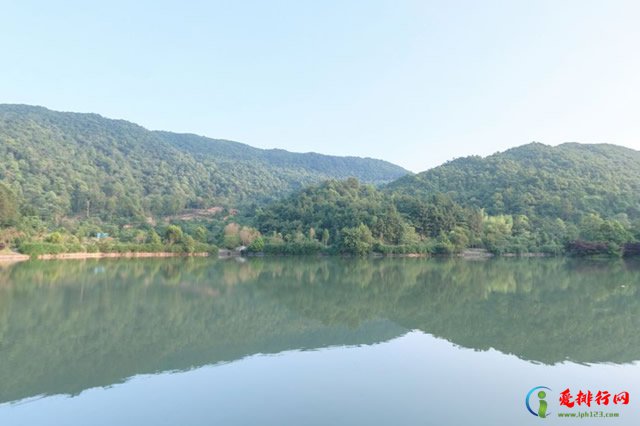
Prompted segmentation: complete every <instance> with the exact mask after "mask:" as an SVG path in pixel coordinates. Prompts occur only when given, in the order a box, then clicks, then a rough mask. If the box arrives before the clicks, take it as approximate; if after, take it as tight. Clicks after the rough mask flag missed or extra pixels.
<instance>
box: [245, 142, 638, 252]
mask: <svg viewBox="0 0 640 426" xmlns="http://www.w3.org/2000/svg"><path fill="white" fill-rule="evenodd" d="M257 226H258V229H259V230H260V231H262V232H263V233H266V234H267V235H272V237H271V240H276V241H277V239H278V235H280V234H282V235H283V238H284V240H285V241H287V240H288V239H289V240H291V239H293V240H295V241H298V242H301V241H304V238H303V237H305V238H306V240H309V239H310V238H309V234H310V233H312V234H314V235H316V238H315V239H316V240H319V241H320V242H324V243H327V242H329V245H332V247H333V249H334V250H337V251H343V252H356V253H368V252H371V251H377V252H381V253H389V252H391V253H394V252H395V253H406V252H409V253H416V252H418V253H455V252H461V251H463V250H465V249H467V248H483V249H487V250H489V251H490V252H492V253H495V254H526V253H547V254H559V253H563V252H569V253H571V254H575V255H586V254H604V255H631V254H639V252H640V245H639V244H638V243H637V242H638V240H639V239H640V152H637V151H634V150H631V149H627V148H623V147H618V146H613V145H582V144H576V143H571V144H564V145H560V146H558V147H550V146H546V145H542V144H539V143H532V144H529V145H525V146H522V147H518V148H514V149H511V150H508V151H506V152H503V153H498V154H495V155H492V156H489V157H486V158H480V157H467V158H461V159H458V160H454V161H451V162H449V163H447V164H444V165H442V166H440V167H436V168H434V169H431V170H428V171H426V172H423V173H420V174H417V175H409V176H405V177H402V178H400V179H398V180H396V181H394V182H392V183H390V184H388V185H386V186H384V187H383V188H379V189H376V188H374V187H372V186H369V185H361V184H359V183H358V182H357V181H355V180H348V181H343V182H335V181H332V182H326V183H323V184H321V185H319V186H313V187H310V188H306V189H304V190H301V191H299V192H297V193H295V194H294V195H292V196H289V197H288V198H287V199H285V200H282V201H277V202H275V203H272V204H271V205H269V206H268V207H266V208H264V209H262V210H261V211H260V212H259V214H258V215H257ZM269 233H271V234H269ZM317 236H320V238H318V237H317Z"/></svg>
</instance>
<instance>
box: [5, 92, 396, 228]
mask: <svg viewBox="0 0 640 426" xmlns="http://www.w3.org/2000/svg"><path fill="white" fill-rule="evenodd" d="M0 156H1V157H2V158H3V161H2V163H1V164H0V182H1V183H3V184H4V185H6V186H7V187H8V188H10V189H11V191H12V192H13V193H14V194H15V196H16V198H17V199H18V202H19V203H20V205H21V207H22V208H23V209H24V208H26V212H25V213H27V214H28V215H39V216H41V217H43V218H45V219H50V218H54V219H55V218H60V217H65V216H74V215H78V216H82V215H86V214H87V213H88V214H89V215H95V216H100V217H102V218H103V219H106V220H113V219H114V218H136V217H137V218H142V217H143V216H161V215H169V214H175V213H178V212H180V211H182V210H184V209H185V208H205V207H211V206H215V205H223V206H231V207H235V206H238V205H242V204H243V203H254V202H262V201H267V200H271V199H275V198H278V197H280V196H282V195H285V194H287V193H289V192H291V191H293V190H295V189H298V188H301V187H303V186H305V185H308V184H312V183H317V182H319V181H322V180H325V179H329V178H337V179H342V178H347V177H356V178H358V179H360V180H362V181H364V182H369V183H373V184H382V183H387V182H390V181H392V180H394V179H396V178H398V177H400V176H402V175H405V174H407V173H408V172H407V171H406V170H404V169H403V168H401V167H399V166H396V165H393V164H391V163H388V162H385V161H382V160H373V159H364V158H356V157H335V156H328V155H322V154H316V153H306V154H298V153H291V152H287V151H284V150H261V149H258V148H253V147H250V146H248V145H244V144H241V143H238V142H231V141H223V140H216V139H209V138H205V137H202V136H196V135H189V134H175V133H170V132H164V131H149V130H147V129H145V128H143V127H141V126H139V125H136V124H133V123H130V122H127V121H124V120H111V119H107V118H104V117H102V116H100V115H97V114H80V113H70V112H56V111H51V110H48V109H46V108H44V107H35V106H28V105H7V104H5V105H0Z"/></svg>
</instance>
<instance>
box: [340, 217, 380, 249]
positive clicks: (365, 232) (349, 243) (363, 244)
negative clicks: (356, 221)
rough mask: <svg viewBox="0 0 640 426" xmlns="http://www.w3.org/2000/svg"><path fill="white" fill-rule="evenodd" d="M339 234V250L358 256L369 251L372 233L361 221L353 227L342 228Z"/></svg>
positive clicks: (371, 243) (371, 244)
mask: <svg viewBox="0 0 640 426" xmlns="http://www.w3.org/2000/svg"><path fill="white" fill-rule="evenodd" d="M340 235H341V241H340V251H341V252H343V253H351V254H356V255H358V256H363V255H366V254H368V253H371V249H372V246H373V235H372V234H371V230H370V229H369V227H368V226H367V225H365V224H362V223H361V224H360V225H359V226H357V227H355V228H343V229H342V231H341V232H340Z"/></svg>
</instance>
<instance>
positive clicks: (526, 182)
mask: <svg viewBox="0 0 640 426" xmlns="http://www.w3.org/2000/svg"><path fill="white" fill-rule="evenodd" d="M385 190H386V191H388V192H392V193H395V194H404V195H410V196H412V197H419V198H423V199H427V198H428V197H430V196H432V195H433V194H438V193H444V194H448V195H449V196H450V197H451V198H453V200H455V201H457V202H458V203H460V204H462V205H463V206H467V207H477V208H484V209H485V210H486V212H487V213H489V214H492V215H496V214H524V215H527V216H528V217H530V218H535V217H550V218H556V217H557V218H562V219H564V220H574V221H575V220H576V219H578V218H580V217H583V216H584V215H586V214H588V213H598V214H600V215H601V216H603V217H611V216H614V215H620V214H626V215H627V217H628V218H630V219H636V218H639V217H640V152H638V151H634V150H632V149H628V148H624V147H620V146H615V145H606V144H598V145H587V144H578V143H566V144H562V145H559V146H556V147H552V146H547V145H543V144H540V143H531V144H528V145H524V146H520V147H517V148H513V149H510V150H508V151H505V152H501V153H497V154H494V155H491V156H488V157H486V158H482V157H478V156H473V157H465V158H460V159H457V160H453V161H450V162H448V163H446V164H444V165H442V166H439V167H436V168H433V169H431V170H427V171H425V172H422V173H419V174H417V175H412V176H404V177H402V178H400V179H398V180H397V181H395V182H392V183H391V184H389V185H387V186H386V187H385Z"/></svg>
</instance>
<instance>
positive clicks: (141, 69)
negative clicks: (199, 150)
mask: <svg viewBox="0 0 640 426" xmlns="http://www.w3.org/2000/svg"><path fill="white" fill-rule="evenodd" d="M639 22H640V2H638V1H635V0H629V1H620V0H599V1H590V0H580V1H574V0H553V1H545V0H534V1H531V0H526V1H520V0H510V1H508V0H507V1H492V0H485V1H455V0H449V1H429V0H421V1H410V0H406V1H404V0H389V1H383V0H367V1H356V0H353V1H348V0H341V1H334V0H323V1H306V0H297V1H277V0H274V1H242V0H236V1H187V0H182V1H162V0H156V1H146V0H138V1H135V2H132V1H119V0H111V1H105V2H89V1H86V0H83V1H64V0H61V1H56V2H51V1H32V0H20V1H18V0H14V1H6V0H0V103H25V104H33V105H42V106H45V107H47V108H50V109H55V110H62V111H75V112H94V113H99V114H101V115H103V116H106V117H109V118H120V119H126V120H128V121H132V122H135V123H138V124H140V125H142V126H144V127H146V128H148V129H153V130H169V131H175V132H185V133H196V134H200V135H205V136H209V137H213V138H222V139H230V140H235V141H239V142H244V143H247V144H249V145H253V146H256V147H260V148H282V149H287V150H290V151H295V152H309V151H313V152H320V153H324V154H334V155H355V156H362V157H365V156H366V157H374V158H381V159H384V160H388V161H391V162H393V163H396V164H399V165H401V166H403V167H405V168H407V169H409V170H412V171H414V172H418V171H421V170H426V169H428V168H430V167H434V166H436V165H438V164H441V163H443V162H445V161H448V160H451V159H453V158H457V157H462V156H467V155H488V154H492V153H495V152H497V151H503V150H505V149H508V148H510V147H514V146H518V145H523V144H526V143H529V142H532V141H538V142H542V143H546V144H550V145H556V144H559V143H562V142H584V143H614V144H619V145H624V146H627V147H630V148H634V149H639V150H640V137H639V136H640V25H639V24H638V23H639Z"/></svg>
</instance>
